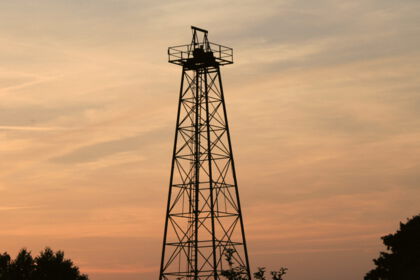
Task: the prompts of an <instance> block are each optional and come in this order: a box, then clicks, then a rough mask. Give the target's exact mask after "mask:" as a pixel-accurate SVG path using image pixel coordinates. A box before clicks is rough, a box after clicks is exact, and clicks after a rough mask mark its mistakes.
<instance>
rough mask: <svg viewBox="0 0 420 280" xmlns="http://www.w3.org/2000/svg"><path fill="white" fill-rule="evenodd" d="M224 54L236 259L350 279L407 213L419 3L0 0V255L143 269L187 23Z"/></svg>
mask: <svg viewBox="0 0 420 280" xmlns="http://www.w3.org/2000/svg"><path fill="white" fill-rule="evenodd" d="M191 25H195V26H199V27H202V28H205V29H208V30H209V39H210V41H214V42H216V43H220V44H223V45H227V46H230V47H232V48H233V49H234V61H235V64H233V65H229V66H226V67H223V68H222V77H223V81H224V89H225V96H226V102H227V110H228V117H229V124H230V128H231V134H232V141H233V152H234V157H235V161H236V167H237V176H238V180H239V191H240V196H241V202H242V207H243V209H242V211H243V214H244V222H245V230H246V235H247V239H248V246H249V255H250V262H251V266H252V269H253V270H255V269H256V267H257V266H266V267H267V270H274V269H277V268H279V267H280V266H285V267H288V268H289V273H288V274H287V277H286V280H337V279H340V280H355V279H362V277H363V275H364V274H365V273H366V272H367V271H368V270H369V269H371V268H373V263H372V258H375V257H377V256H378V254H379V250H383V249H384V247H383V246H382V243H381V240H380V237H381V236H383V235H385V234H388V233H390V232H394V231H395V230H396V229H397V227H398V223H399V222H400V221H405V220H406V218H408V217H411V216H413V215H416V214H418V213H419V212H420V207H419V200H420V36H419V34H420V1H418V0H363V1H344V0H341V1H339V0H319V1H307V0H306V1H305V0H295V1H292V0H279V1H256V0H254V1H248V0H241V1H239V0H237V1H226V0H225V1H222V0H212V1H207V0H206V1H184V0H183V1H143V0H67V1H65V0H37V1H33V0H27V1H24V0H16V1H1V2H0V221H1V227H0V253H1V252H4V251H7V252H9V253H10V254H12V255H13V256H14V255H15V254H16V253H17V251H18V250H19V249H20V248H22V247H26V248H28V249H29V250H31V251H32V252H33V254H38V252H39V251H40V250H42V249H43V248H44V247H45V246H50V247H52V248H53V249H54V250H58V249H61V250H64V251H65V253H66V256H67V257H69V258H71V259H72V260H74V262H75V263H76V264H77V265H78V266H79V267H80V269H81V271H82V272H83V273H88V274H89V276H90V277H91V280H153V279H157V276H158V266H159V262H160V253H161V246H162V244H161V242H162V234H163V223H164V214H165V203H166V199H167V192H168V182H169V173H170V160H171V150H172V145H173V138H174V129H175V118H176V109H177V102H178V100H177V98H178V90H179V83H180V77H181V68H180V67H178V66H175V65H172V64H168V62H167V47H168V46H171V45H180V44H184V43H189V41H190V38H191V31H190V26H191Z"/></svg>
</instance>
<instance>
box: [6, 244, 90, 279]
mask: <svg viewBox="0 0 420 280" xmlns="http://www.w3.org/2000/svg"><path fill="white" fill-rule="evenodd" d="M0 280H89V277H88V276H87V275H85V274H80V272H79V268H78V267H77V266H75V265H74V264H73V262H72V261H71V260H70V259H65V258H64V252H62V251H57V252H54V251H53V250H51V249H50V248H45V250H44V251H42V252H41V253H40V255H39V256H37V257H35V258H33V257H32V255H31V252H30V251H27V250H26V249H21V250H20V252H19V254H18V255H17V256H16V258H15V259H14V260H13V259H11V257H10V255H9V254H7V253H3V254H1V255H0Z"/></svg>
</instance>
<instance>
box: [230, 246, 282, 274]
mask: <svg viewBox="0 0 420 280" xmlns="http://www.w3.org/2000/svg"><path fill="white" fill-rule="evenodd" d="M234 252H235V250H234V249H231V248H229V249H226V250H225V252H224V255H225V259H226V261H227V263H228V265H229V269H226V270H223V271H222V276H223V277H225V278H226V279H227V280H248V275H247V272H246V268H245V267H243V266H235V263H234V261H233V253H234ZM286 272H287V268H285V267H281V268H280V269H279V271H270V274H271V279H272V280H283V276H284V275H285V274H286ZM254 278H255V279H256V280H266V276H265V267H258V272H255V273H254Z"/></svg>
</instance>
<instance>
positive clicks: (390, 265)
mask: <svg viewBox="0 0 420 280" xmlns="http://www.w3.org/2000/svg"><path fill="white" fill-rule="evenodd" d="M382 240H383V243H384V245H385V246H386V247H387V250H388V251H390V252H380V255H379V257H378V258H377V259H374V260H373V262H374V263H375V265H376V268H375V269H372V270H371V271H369V272H368V273H367V274H366V276H365V278H364V279H365V280H417V279H420V215H417V216H414V217H413V218H412V219H410V220H408V221H407V223H406V224H403V223H400V229H399V230H398V231H397V232H396V233H394V234H389V235H386V236H383V237H382Z"/></svg>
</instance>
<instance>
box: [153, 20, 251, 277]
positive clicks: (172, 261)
mask: <svg viewBox="0 0 420 280" xmlns="http://www.w3.org/2000/svg"><path fill="white" fill-rule="evenodd" d="M191 28H192V41H191V44H188V45H181V46H176V47H170V48H169V49H168V55H169V62H170V63H173V64H176V65H179V66H182V77H181V89H180V95H179V104H178V113H177V121H176V132H175V143H174V149H173V157H172V166H171V175H170V185H169V196H168V204H167V210H166V220H165V228H164V236H163V250H162V259H161V266H160V275H159V279H160V280H166V279H187V280H204V279H214V280H218V279H222V277H221V273H222V271H223V270H227V269H229V265H228V262H227V261H226V259H225V257H226V255H227V252H230V256H231V262H233V263H235V266H238V267H242V270H241V271H242V272H241V273H242V275H241V276H242V277H244V278H247V279H251V277H250V270H249V261H248V253H247V247H246V241H245V232H244V224H243V220H242V213H241V205H240V201H239V194H238V185H237V180H236V174H235V164H234V161H233V155H232V144H231V139H230V134H229V126H228V121H227V115H226V105H225V99H224V95H223V87H222V79H221V75H220V66H223V65H227V64H232V63H233V50H232V49H231V48H229V47H225V46H222V45H218V44H214V43H210V42H209V41H208V32H207V31H206V30H204V29H201V28H197V27H194V26H192V27H191ZM228 255H229V254H228Z"/></svg>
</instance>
